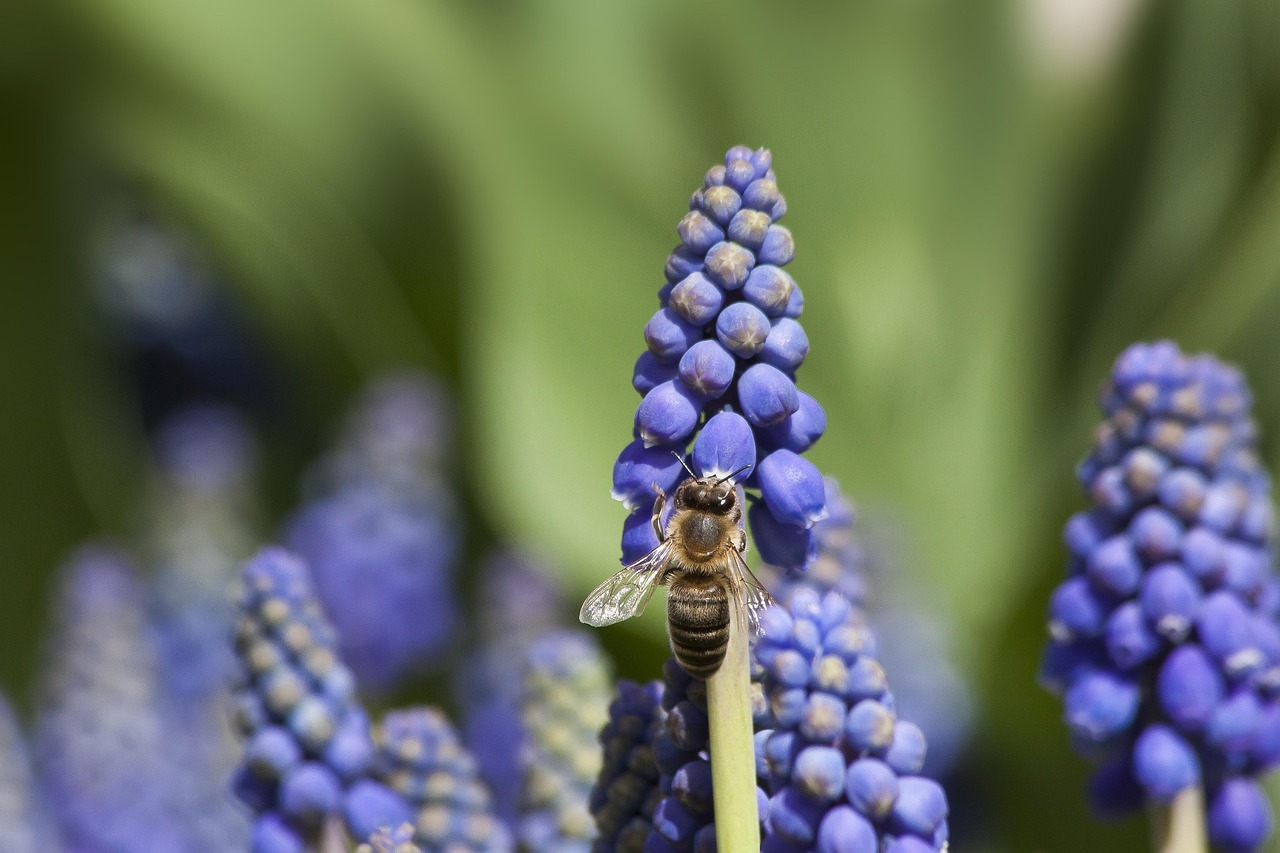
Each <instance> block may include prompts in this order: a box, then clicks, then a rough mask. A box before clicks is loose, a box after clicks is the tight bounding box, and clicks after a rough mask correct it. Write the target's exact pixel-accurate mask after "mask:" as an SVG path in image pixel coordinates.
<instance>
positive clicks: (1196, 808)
mask: <svg viewBox="0 0 1280 853" xmlns="http://www.w3.org/2000/svg"><path fill="white" fill-rule="evenodd" d="M1150 810H1151V847H1152V850H1154V851H1155V853H1207V851H1208V849H1209V845H1208V843H1207V842H1206V841H1205V831H1204V793H1203V792H1202V791H1201V790H1200V788H1199V787H1198V786H1197V787H1194V788H1186V789H1184V790H1182V791H1179V792H1178V795H1177V796H1176V797H1174V798H1173V802H1171V803H1169V804H1168V805H1165V804H1163V803H1151V806H1150Z"/></svg>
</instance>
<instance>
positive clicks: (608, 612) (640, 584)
mask: <svg viewBox="0 0 1280 853" xmlns="http://www.w3.org/2000/svg"><path fill="white" fill-rule="evenodd" d="M671 547H672V546H671V540H667V541H666V542H663V543H662V544H661V545H659V546H658V547H657V548H654V549H653V550H652V551H650V552H649V553H648V554H646V555H645V556H643V557H641V558H640V559H639V560H636V561H635V562H634V563H632V564H631V565H629V566H627V567H625V568H623V569H621V570H620V571H618V572H617V573H615V574H614V575H613V576H612V577H610V578H609V579H608V580H606V581H605V582H604V583H602V584H600V586H598V587H596V588H595V589H593V590H592V591H591V594H590V595H588V596H587V600H586V601H584V602H582V609H581V610H580V611H578V619H579V620H580V621H582V622H585V623H586V624H588V625H591V626H593V627H596V628H600V627H602V626H604V625H612V624H613V623H615V622H621V621H622V620H624V619H630V618H631V617H632V616H638V615H639V614H641V613H643V612H644V606H645V605H646V604H648V603H649V598H650V597H651V596H652V595H653V591H654V590H655V589H656V588H657V587H658V581H659V580H660V579H661V578H662V570H663V569H665V568H666V567H667V563H669V562H670V561H671Z"/></svg>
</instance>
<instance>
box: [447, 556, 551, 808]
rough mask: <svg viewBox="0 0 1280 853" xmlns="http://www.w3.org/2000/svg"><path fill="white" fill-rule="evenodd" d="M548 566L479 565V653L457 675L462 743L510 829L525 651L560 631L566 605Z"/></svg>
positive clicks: (518, 769)
mask: <svg viewBox="0 0 1280 853" xmlns="http://www.w3.org/2000/svg"><path fill="white" fill-rule="evenodd" d="M551 578H552V575H551V571H550V569H549V568H548V567H546V566H544V565H542V564H541V563H539V562H538V561H536V560H534V559H532V558H531V557H529V556H528V555H526V554H522V553H519V552H516V551H499V552H496V553H494V554H491V555H490V556H489V557H488V558H486V559H485V561H484V564H483V566H482V568H481V589H480V595H479V599H480V600H479V610H480V612H479V618H478V619H477V620H476V621H477V622H478V624H479V634H480V636H479V638H478V639H479V648H478V649H477V650H476V652H475V653H473V654H472V655H471V656H470V657H469V660H468V662H467V663H466V665H464V666H461V667H459V668H458V670H457V677H456V679H455V681H456V690H457V695H458V703H459V705H460V707H461V708H462V717H461V719H462V721H463V727H462V728H463V740H464V741H465V743H466V746H467V749H469V750H470V751H471V753H472V755H474V756H475V757H476V762H477V764H478V765H479V768H480V775H481V776H482V777H483V778H484V779H485V781H486V782H488V783H489V788H490V790H491V791H492V792H493V799H494V812H495V813H496V814H497V815H498V816H499V817H500V818H501V819H502V820H504V821H507V822H508V823H509V824H511V825H514V824H515V822H516V819H517V815H518V812H519V804H520V789H521V783H522V778H521V777H522V776H523V769H522V766H521V759H520V755H521V751H522V742H523V739H524V733H523V731H522V729H523V726H522V724H521V722H520V699H521V693H522V692H523V684H522V681H523V676H524V667H525V656H526V651H527V650H528V649H529V648H530V646H532V645H533V643H534V641H535V640H536V639H537V638H538V637H540V636H542V635H543V634H546V633H548V632H550V631H554V630H558V629H560V628H562V627H563V620H564V612H565V603H564V598H563V596H562V595H561V592H560V590H559V589H558V588H557V587H556V586H555V584H554V583H552V580H551Z"/></svg>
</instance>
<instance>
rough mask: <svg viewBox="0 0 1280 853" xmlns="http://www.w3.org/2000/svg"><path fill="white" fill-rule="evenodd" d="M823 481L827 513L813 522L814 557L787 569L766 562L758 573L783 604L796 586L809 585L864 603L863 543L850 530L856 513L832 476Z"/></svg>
mask: <svg viewBox="0 0 1280 853" xmlns="http://www.w3.org/2000/svg"><path fill="white" fill-rule="evenodd" d="M822 482H823V489H824V493H825V495H826V506H827V517H826V518H824V519H822V520H821V521H819V522H817V523H816V524H814V525H813V528H812V531H811V532H812V537H813V541H812V546H811V552H812V554H813V557H812V559H811V560H810V561H809V567H808V569H806V570H805V571H803V572H799V571H796V570H794V569H792V570H790V571H788V570H787V569H785V568H783V567H781V566H774V565H769V564H766V565H765V566H764V567H762V569H761V573H760V576H761V578H762V579H763V580H764V581H765V583H766V584H767V586H768V587H769V589H770V590H771V591H772V593H773V596H774V598H775V599H777V600H778V601H779V602H781V603H782V604H784V605H785V604H787V603H788V602H790V600H791V596H792V594H793V593H794V592H795V591H796V590H799V589H810V590H814V591H816V592H818V593H826V592H830V591H832V590H835V591H836V592H839V593H840V594H841V595H843V596H844V597H845V598H847V599H849V601H850V602H851V603H852V604H853V605H854V606H855V607H863V606H864V604H865V602H866V597H867V588H866V579H865V577H864V576H863V572H862V563H863V560H864V554H863V550H862V545H861V544H860V543H859V542H858V540H857V539H856V538H855V537H854V534H853V523H854V520H855V518H856V516H857V514H856V512H855V511H854V507H853V503H852V502H851V501H850V500H849V499H848V498H847V497H845V494H844V492H843V491H842V490H841V489H840V484H839V483H837V482H836V480H835V478H834V477H824V478H823V481H822Z"/></svg>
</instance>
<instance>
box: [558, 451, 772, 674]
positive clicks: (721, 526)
mask: <svg viewBox="0 0 1280 853" xmlns="http://www.w3.org/2000/svg"><path fill="white" fill-rule="evenodd" d="M680 461H681V464H684V460H683V459H681V460H680ZM749 467H750V466H745V467H743V468H739V469H738V470H737V471H734V472H733V473H732V474H728V475H726V476H724V477H720V478H719V479H713V478H711V477H699V476H697V475H696V474H694V473H693V471H691V470H690V469H689V466H688V465H687V464H685V470H686V471H688V472H689V477H690V479H688V480H685V481H684V482H683V483H681V484H680V486H679V487H678V488H677V489H676V491H675V495H674V501H675V505H674V508H673V511H672V513H671V519H670V520H669V521H668V522H667V526H666V529H665V530H664V529H663V527H662V513H663V510H665V509H666V502H667V496H666V493H664V492H663V491H662V489H658V490H657V492H658V497H657V499H656V500H655V501H654V504H653V530H654V532H655V533H657V534H658V546H657V547H656V548H654V549H653V550H652V551H650V552H649V553H648V554H646V555H645V556H643V557H641V558H640V559H639V560H636V561H635V562H634V563H632V564H631V565H629V566H627V567H625V568H623V569H622V570H621V571H619V572H617V573H616V574H614V575H613V576H612V577H610V578H609V579H608V580H606V581H605V582H604V583H602V584H600V586H598V587H596V588H595V589H594V590H593V591H592V592H591V594H590V595H588V596H587V600H586V601H585V602H583V604H582V610H581V611H580V612H579V613H578V618H579V619H580V620H582V621H583V622H585V623H586V624H588V625H592V626H594V627H597V628H598V627H601V626H603V625H612V624H614V623H615V622H621V621H623V620H624V619H630V618H631V617H632V616H638V615H639V614H640V613H643V612H644V608H645V605H646V604H648V603H649V598H650V597H651V596H652V595H653V591H654V590H655V589H656V588H657V587H659V586H662V585H665V586H666V587H667V636H668V637H669V638H670V640H671V651H672V653H674V654H675V657H676V661H677V662H678V663H679V664H680V666H682V667H684V670H685V671H686V672H688V673H689V674H690V675H692V676H694V677H695V678H704V679H705V678H710V677H711V676H712V675H714V674H715V673H716V671H717V670H718V669H720V664H721V663H723V662H724V656H725V651H726V650H727V648H728V645H729V608H730V607H731V606H736V602H741V603H742V605H743V606H744V608H745V610H746V614H747V622H748V626H749V627H750V630H751V632H752V633H753V634H755V633H758V632H759V630H760V616H761V615H762V614H763V613H764V611H765V610H767V609H768V608H769V605H771V604H773V596H771V595H770V594H769V592H768V590H766V589H765V588H764V587H763V586H762V585H761V584H760V581H758V580H756V577H755V575H753V574H751V570H750V569H748V568H747V564H746V561H745V560H744V559H743V556H742V555H743V554H744V553H746V550H747V535H746V532H745V531H744V530H743V529H742V524H741V521H742V507H741V506H740V505H739V503H738V492H737V487H736V486H735V484H734V483H733V482H732V479H731V478H732V477H734V476H735V475H736V474H739V473H741V472H742V471H745V470H746V469H747V468H749Z"/></svg>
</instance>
